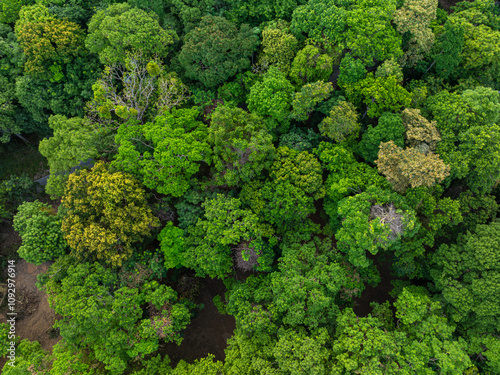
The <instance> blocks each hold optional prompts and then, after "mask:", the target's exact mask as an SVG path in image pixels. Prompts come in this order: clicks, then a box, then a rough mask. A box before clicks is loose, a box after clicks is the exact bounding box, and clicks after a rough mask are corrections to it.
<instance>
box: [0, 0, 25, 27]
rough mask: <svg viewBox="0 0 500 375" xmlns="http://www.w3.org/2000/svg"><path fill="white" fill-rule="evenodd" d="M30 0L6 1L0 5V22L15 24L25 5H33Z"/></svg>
mask: <svg viewBox="0 0 500 375" xmlns="http://www.w3.org/2000/svg"><path fill="white" fill-rule="evenodd" d="M32 3H33V1H30V0H4V1H2V2H1V3H0V22H1V23H5V24H7V23H10V24H13V23H14V22H16V20H17V19H18V18H19V11H20V10H21V8H22V7H23V6H25V5H28V4H32Z"/></svg>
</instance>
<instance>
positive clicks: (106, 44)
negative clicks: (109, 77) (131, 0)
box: [85, 3, 178, 65]
mask: <svg viewBox="0 0 500 375" xmlns="http://www.w3.org/2000/svg"><path fill="white" fill-rule="evenodd" d="M88 27H89V29H88V35H87V38H86V39H85V46H86V47H87V48H88V50H89V51H90V52H92V53H96V54H98V55H99V59H100V60H101V62H102V63H103V64H105V65H112V64H114V63H120V62H121V63H124V62H125V58H126V56H127V52H141V53H142V54H143V55H144V56H145V58H152V57H154V56H155V55H158V56H162V57H164V56H166V55H167V53H168V51H169V46H170V45H171V44H173V43H174V42H175V41H177V40H178V37H177V34H176V32H175V31H173V30H172V29H169V28H162V27H161V26H160V24H159V22H158V16H157V15H156V14H155V13H148V12H146V11H144V10H142V9H138V8H133V7H131V6H130V5H129V4H128V3H121V4H111V5H109V6H108V7H107V8H106V9H101V10H99V11H97V13H96V14H95V15H94V16H93V17H92V19H91V20H90V22H89V24H88Z"/></svg>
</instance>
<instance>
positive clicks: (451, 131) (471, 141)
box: [427, 87, 500, 193]
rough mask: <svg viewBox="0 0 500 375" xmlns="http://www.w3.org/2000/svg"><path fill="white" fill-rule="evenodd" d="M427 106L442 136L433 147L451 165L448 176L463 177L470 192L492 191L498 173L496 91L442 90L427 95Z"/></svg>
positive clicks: (499, 109)
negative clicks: (459, 91)
mask: <svg viewBox="0 0 500 375" xmlns="http://www.w3.org/2000/svg"><path fill="white" fill-rule="evenodd" d="M427 107H428V108H429V110H430V111H431V113H432V115H433V117H434V120H435V121H436V127H437V129H438V130H439V133H440V135H441V139H442V140H441V141H440V142H439V143H438V144H437V147H436V151H437V152H438V153H439V155H440V156H441V157H442V158H443V161H444V162H445V163H446V164H448V165H450V167H451V172H450V173H451V178H465V179H466V182H467V185H468V186H469V188H470V189H471V190H472V191H473V192H478V193H479V192H480V193H485V192H488V191H491V189H492V187H493V186H494V185H495V184H496V181H497V180H498V178H499V177H500V158H499V157H500V152H499V148H500V143H499V137H500V129H499V126H498V124H497V123H496V122H497V121H498V118H499V116H500V95H499V93H498V92H497V91H494V90H492V89H491V88H486V87H477V88H476V89H474V90H465V91H464V92H463V93H461V94H459V93H457V92H454V93H450V92H448V91H447V90H443V91H440V92H439V93H437V94H436V95H433V96H431V97H429V98H428V99H427Z"/></svg>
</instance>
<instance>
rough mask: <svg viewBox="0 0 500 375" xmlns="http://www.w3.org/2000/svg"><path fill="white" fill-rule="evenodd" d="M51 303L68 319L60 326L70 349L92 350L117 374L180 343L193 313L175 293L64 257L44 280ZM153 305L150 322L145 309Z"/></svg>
mask: <svg viewBox="0 0 500 375" xmlns="http://www.w3.org/2000/svg"><path fill="white" fill-rule="evenodd" d="M42 286H43V289H44V290H45V291H46V292H47V294H48V297H49V303H50V305H51V307H52V308H54V309H55V311H56V312H57V313H58V314H60V315H62V316H63V319H62V320H60V321H59V322H58V323H57V326H58V327H59V329H60V332H61V336H62V337H63V338H64V340H65V341H66V342H68V343H70V344H73V345H76V346H77V347H80V348H85V347H87V348H90V349H91V350H92V351H93V353H94V355H95V359H96V360H97V361H100V362H102V363H104V365H105V368H106V369H107V370H108V371H109V372H110V373H112V374H122V373H123V372H124V370H125V368H126V365H127V362H128V361H130V360H131V359H133V358H136V357H139V358H144V356H145V355H147V354H150V353H152V352H154V351H155V350H156V349H157V348H158V345H159V342H160V340H165V341H167V342H168V341H175V342H177V343H180V342H181V341H182V337H181V335H180V331H181V330H182V329H184V328H185V327H186V326H187V324H188V323H189V320H190V314H189V310H188V308H187V307H186V306H185V305H183V304H180V303H175V302H176V297H177V294H176V292H174V290H173V289H171V288H169V287H167V286H165V285H159V284H158V282H155V281H152V282H146V280H143V281H142V285H141V287H140V288H135V289H134V288H129V287H127V286H122V285H120V284H119V282H118V277H117V275H116V273H114V272H113V271H111V270H110V269H106V268H104V267H103V266H101V265H100V264H99V263H94V264H91V263H78V262H76V261H75V260H74V259H72V258H65V257H63V258H60V259H59V261H58V262H56V263H55V264H54V265H52V266H51V268H50V270H49V272H48V274H47V275H46V276H45V278H44V280H43V281H42ZM144 304H149V306H150V308H149V317H148V318H145V319H144V318H143V313H144V312H143V309H142V308H141V306H143V305H144Z"/></svg>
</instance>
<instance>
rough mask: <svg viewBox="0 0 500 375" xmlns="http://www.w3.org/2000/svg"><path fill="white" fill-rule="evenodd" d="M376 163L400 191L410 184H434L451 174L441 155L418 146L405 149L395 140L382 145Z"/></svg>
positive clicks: (416, 185)
mask: <svg viewBox="0 0 500 375" xmlns="http://www.w3.org/2000/svg"><path fill="white" fill-rule="evenodd" d="M375 163H376V164H377V166H378V170H379V172H380V173H382V174H383V175H385V176H386V177H387V180H388V181H389V182H390V183H391V184H392V186H393V188H394V190H396V191H398V192H405V191H406V189H407V188H408V187H410V186H411V187H412V188H414V187H418V186H429V187H430V186H433V185H434V184H435V183H436V182H441V181H443V180H444V179H445V178H446V177H448V176H449V174H450V166H449V165H446V164H445V163H444V162H443V161H442V160H441V159H440V158H439V155H437V154H433V153H432V152H430V151H427V152H426V151H425V150H422V149H419V148H416V147H411V148H406V149H404V150H403V149H402V148H401V147H398V146H397V145H396V144H395V143H394V142H393V141H389V142H386V143H382V144H381V145H380V151H379V153H378V160H375Z"/></svg>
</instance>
